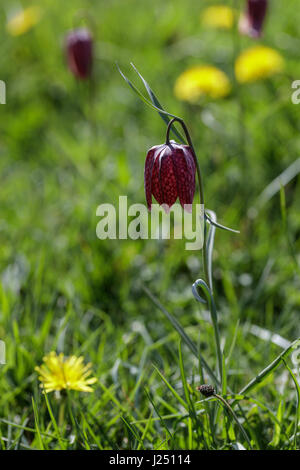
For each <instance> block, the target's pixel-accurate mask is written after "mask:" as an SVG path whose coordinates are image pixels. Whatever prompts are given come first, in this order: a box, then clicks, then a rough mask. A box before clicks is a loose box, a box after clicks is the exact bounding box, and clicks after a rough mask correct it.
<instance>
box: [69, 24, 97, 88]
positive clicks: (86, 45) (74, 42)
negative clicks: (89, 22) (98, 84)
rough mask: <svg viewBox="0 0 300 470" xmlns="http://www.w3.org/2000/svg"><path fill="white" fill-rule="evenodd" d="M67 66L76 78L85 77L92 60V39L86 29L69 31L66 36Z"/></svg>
mask: <svg viewBox="0 0 300 470" xmlns="http://www.w3.org/2000/svg"><path fill="white" fill-rule="evenodd" d="M66 52H67V60H68V66H69V69H70V70H71V72H72V73H73V74H74V76H75V77H76V78H79V79H81V80H84V79H87V78H88V77H89V76H90V75H91V70H92V62H93V40H92V36H91V34H90V32H89V31H88V30H87V29H84V28H82V29H76V30H74V31H70V32H69V34H68V35H67V38H66Z"/></svg>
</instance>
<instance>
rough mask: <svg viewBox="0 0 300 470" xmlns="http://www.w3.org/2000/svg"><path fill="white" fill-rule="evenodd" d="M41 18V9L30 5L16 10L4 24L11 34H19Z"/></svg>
mask: <svg viewBox="0 0 300 470" xmlns="http://www.w3.org/2000/svg"><path fill="white" fill-rule="evenodd" d="M40 18H41V9H40V8H39V7H38V6H31V7H28V8H25V9H24V10H22V11H20V12H18V13H17V14H16V15H14V16H13V17H12V18H11V19H10V20H9V21H8V22H7V24H6V29H7V31H8V32H9V34H11V35H12V36H20V35H21V34H24V33H26V32H27V31H29V30H30V29H31V28H32V27H33V26H35V25H36V24H37V23H38V22H39V20H40Z"/></svg>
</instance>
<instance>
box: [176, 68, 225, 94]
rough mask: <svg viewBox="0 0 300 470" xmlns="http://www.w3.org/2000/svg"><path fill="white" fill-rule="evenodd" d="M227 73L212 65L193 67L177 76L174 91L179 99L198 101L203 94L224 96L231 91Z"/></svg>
mask: <svg viewBox="0 0 300 470" xmlns="http://www.w3.org/2000/svg"><path fill="white" fill-rule="evenodd" d="M230 90H231V85H230V82H229V79H228V77H227V75H225V73H224V72H222V70H219V69H217V68H216V67H214V66H212V65H198V66H195V67H191V68H189V69H187V70H186V71H185V72H183V73H182V74H181V75H179V77H178V78H177V80H176V82H175V87H174V93H175V95H176V97H177V98H178V99H179V100H183V101H188V102H190V103H197V101H199V98H200V97H201V96H208V97H210V98H223V97H224V96H227V95H228V94H229V93H230Z"/></svg>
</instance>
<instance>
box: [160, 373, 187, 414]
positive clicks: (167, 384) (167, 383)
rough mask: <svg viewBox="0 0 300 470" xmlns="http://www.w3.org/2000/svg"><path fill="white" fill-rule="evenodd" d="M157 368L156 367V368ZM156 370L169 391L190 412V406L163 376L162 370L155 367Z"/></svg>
mask: <svg viewBox="0 0 300 470" xmlns="http://www.w3.org/2000/svg"><path fill="white" fill-rule="evenodd" d="M154 367H155V366H154ZM155 370H156V372H157V373H158V375H159V376H160V378H161V379H162V380H163V381H164V382H165V384H166V386H167V387H168V389H169V390H170V392H171V393H172V394H173V395H174V397H175V398H176V400H177V401H178V402H179V403H180V404H181V405H182V406H183V407H184V408H185V409H186V410H187V411H189V406H188V404H187V403H186V402H185V401H184V400H183V399H182V398H181V396H180V395H178V393H177V392H176V390H175V389H174V388H173V387H172V385H171V384H170V383H169V382H168V380H167V379H166V378H165V377H164V376H163V374H162V373H161V372H160V370H159V369H158V368H157V367H155Z"/></svg>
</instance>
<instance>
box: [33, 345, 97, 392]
mask: <svg viewBox="0 0 300 470" xmlns="http://www.w3.org/2000/svg"><path fill="white" fill-rule="evenodd" d="M43 361H44V364H42V365H41V366H39V367H36V368H35V370H36V371H37V372H38V373H39V380H40V381H41V388H43V389H44V390H45V392H46V393H48V392H54V391H60V390H78V391H79V392H93V389H92V387H91V385H92V384H94V383H95V382H97V379H96V378H95V377H90V375H91V367H92V365H91V364H90V363H89V364H86V365H84V363H83V357H82V356H80V357H76V356H70V357H65V356H64V355H63V353H60V354H59V355H57V354H56V352H54V351H52V352H50V353H49V354H48V355H47V356H45V357H44V358H43Z"/></svg>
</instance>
